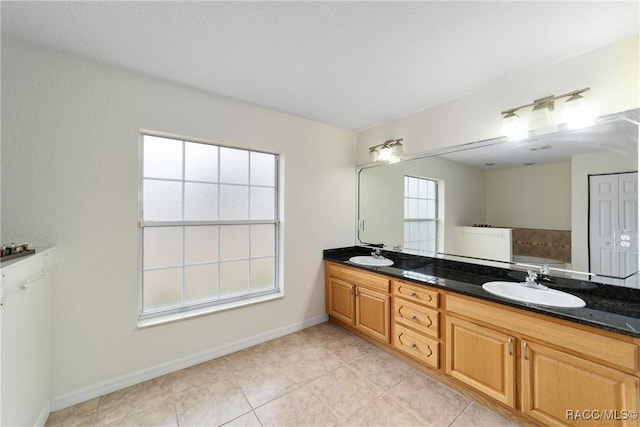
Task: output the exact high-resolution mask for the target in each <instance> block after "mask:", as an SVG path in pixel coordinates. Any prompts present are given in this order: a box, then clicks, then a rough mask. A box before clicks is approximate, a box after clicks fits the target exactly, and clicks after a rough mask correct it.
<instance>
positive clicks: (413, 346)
mask: <svg viewBox="0 0 640 427" xmlns="http://www.w3.org/2000/svg"><path fill="white" fill-rule="evenodd" d="M400 344H402V345H403V346H405V347H409V348H410V349H411V350H417V349H418V344H416V343H414V342H412V343H411V344H405V343H403V342H402V336H400ZM426 347H427V350H429V354H425V356H426V357H431V355H432V354H433V350H431V346H430V345H427V346H426Z"/></svg>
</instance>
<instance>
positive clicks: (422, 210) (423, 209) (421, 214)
mask: <svg viewBox="0 0 640 427" xmlns="http://www.w3.org/2000/svg"><path fill="white" fill-rule="evenodd" d="M426 217H427V201H426V200H423V199H418V216H417V218H426Z"/></svg>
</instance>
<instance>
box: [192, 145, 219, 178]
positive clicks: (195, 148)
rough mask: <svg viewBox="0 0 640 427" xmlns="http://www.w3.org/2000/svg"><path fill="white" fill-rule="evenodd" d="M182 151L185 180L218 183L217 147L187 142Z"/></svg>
mask: <svg viewBox="0 0 640 427" xmlns="http://www.w3.org/2000/svg"><path fill="white" fill-rule="evenodd" d="M184 150H185V151H184V155H185V168H184V169H185V170H184V177H185V179H186V180H189V181H207V182H218V147H216V146H215V145H208V144H197V143H194V142H187V143H185V147H184Z"/></svg>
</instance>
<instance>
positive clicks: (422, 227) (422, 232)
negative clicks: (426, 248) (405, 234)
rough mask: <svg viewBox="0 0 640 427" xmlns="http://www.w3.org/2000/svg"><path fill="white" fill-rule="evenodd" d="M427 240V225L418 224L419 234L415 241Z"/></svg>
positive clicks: (423, 223) (426, 223)
mask: <svg viewBox="0 0 640 427" xmlns="http://www.w3.org/2000/svg"><path fill="white" fill-rule="evenodd" d="M428 238H429V223H428V222H421V223H420V234H419V235H418V236H417V240H427V239H428Z"/></svg>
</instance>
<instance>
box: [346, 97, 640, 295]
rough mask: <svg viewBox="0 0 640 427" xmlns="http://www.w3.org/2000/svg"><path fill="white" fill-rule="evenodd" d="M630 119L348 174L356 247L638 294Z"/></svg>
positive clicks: (634, 136)
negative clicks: (547, 273)
mask: <svg viewBox="0 0 640 427" xmlns="http://www.w3.org/2000/svg"><path fill="white" fill-rule="evenodd" d="M639 118H640V109H636V110H631V111H626V112H621V113H618V114H611V115H607V116H603V117H600V118H598V119H597V120H596V124H595V125H593V126H591V127H589V128H586V129H581V130H566V129H563V128H560V129H559V130H558V131H556V132H553V133H547V134H544V135H532V136H530V137H529V138H528V139H524V140H520V141H508V140H507V139H506V138H497V139H493V140H488V141H481V142H477V143H470V144H465V145H463V146H459V147H452V148H450V149H447V150H441V151H439V152H430V153H422V154H420V155H415V156H412V157H411V158H409V159H405V160H403V161H400V162H398V163H393V164H368V165H362V166H359V167H358V169H357V173H358V224H357V228H358V230H357V236H358V239H359V241H360V244H363V245H368V244H383V245H384V246H385V247H386V248H389V249H391V248H394V249H395V250H400V251H404V252H410V253H423V254H427V255H433V254H437V256H443V257H447V256H450V257H456V258H457V259H459V258H460V257H465V259H468V260H471V261H472V262H476V263H487V264H492V265H495V263H496V262H500V263H504V265H507V266H534V267H537V266H541V265H543V264H549V265H550V267H551V268H552V269H554V270H555V272H556V273H557V274H565V275H569V276H571V277H580V278H589V279H590V280H594V281H598V282H602V283H608V284H612V285H618V286H629V287H636V288H638V287H640V281H639V279H638V277H639V274H638V242H637V240H638V123H639ZM500 265H503V264H500Z"/></svg>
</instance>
